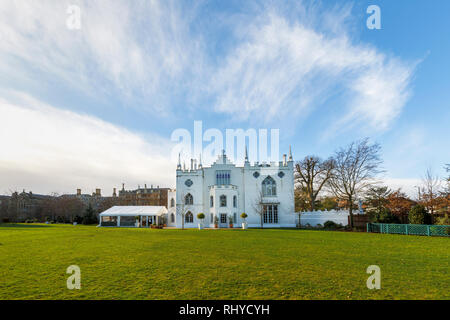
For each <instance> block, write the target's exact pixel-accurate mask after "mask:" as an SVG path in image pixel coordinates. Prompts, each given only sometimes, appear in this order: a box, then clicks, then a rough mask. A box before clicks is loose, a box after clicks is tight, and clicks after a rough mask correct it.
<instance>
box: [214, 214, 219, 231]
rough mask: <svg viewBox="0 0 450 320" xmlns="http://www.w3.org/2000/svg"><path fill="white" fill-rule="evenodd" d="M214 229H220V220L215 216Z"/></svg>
mask: <svg viewBox="0 0 450 320" xmlns="http://www.w3.org/2000/svg"><path fill="white" fill-rule="evenodd" d="M214 228H216V229H217V228H219V218H217V216H214Z"/></svg>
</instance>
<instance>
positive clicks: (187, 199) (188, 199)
mask: <svg viewBox="0 0 450 320" xmlns="http://www.w3.org/2000/svg"><path fill="white" fill-rule="evenodd" d="M184 204H185V205H191V204H194V198H193V197H192V194H190V193H188V194H187V195H186V197H184Z"/></svg>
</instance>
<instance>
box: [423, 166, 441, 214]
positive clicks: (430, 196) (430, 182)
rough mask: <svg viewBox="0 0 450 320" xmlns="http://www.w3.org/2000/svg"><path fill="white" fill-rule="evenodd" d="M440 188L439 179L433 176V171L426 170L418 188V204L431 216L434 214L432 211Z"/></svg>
mask: <svg viewBox="0 0 450 320" xmlns="http://www.w3.org/2000/svg"><path fill="white" fill-rule="evenodd" d="M440 186H441V182H440V180H439V177H438V176H436V175H434V174H433V171H432V170H431V169H430V168H428V169H427V171H426V173H425V176H424V177H423V178H422V186H421V187H420V188H419V202H421V203H422V204H423V205H424V206H425V207H426V208H427V210H428V212H429V213H431V215H433V214H434V209H435V207H436V205H437V198H438V197H439V189H440Z"/></svg>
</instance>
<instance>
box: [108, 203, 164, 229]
mask: <svg viewBox="0 0 450 320" xmlns="http://www.w3.org/2000/svg"><path fill="white" fill-rule="evenodd" d="M165 214H167V208H166V207H163V206H114V207H112V208H109V209H108V210H106V211H103V212H102V213H100V223H99V227H138V228H139V227H141V228H148V227H150V226H151V225H152V224H156V225H161V224H162V219H163V216H164V215H165Z"/></svg>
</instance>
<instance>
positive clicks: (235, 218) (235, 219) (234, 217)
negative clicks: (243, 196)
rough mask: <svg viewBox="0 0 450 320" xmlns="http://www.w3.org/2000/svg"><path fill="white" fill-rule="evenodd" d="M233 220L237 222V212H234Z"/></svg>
mask: <svg viewBox="0 0 450 320" xmlns="http://www.w3.org/2000/svg"><path fill="white" fill-rule="evenodd" d="M233 221H234V223H237V214H236V212H235V213H233Z"/></svg>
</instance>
